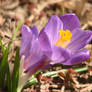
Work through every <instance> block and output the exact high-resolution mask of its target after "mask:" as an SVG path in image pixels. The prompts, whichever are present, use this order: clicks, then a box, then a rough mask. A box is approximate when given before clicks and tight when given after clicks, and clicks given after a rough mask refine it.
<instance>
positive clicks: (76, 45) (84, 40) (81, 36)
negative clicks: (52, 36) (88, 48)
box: [67, 29, 92, 51]
mask: <svg viewBox="0 0 92 92" xmlns="http://www.w3.org/2000/svg"><path fill="white" fill-rule="evenodd" d="M77 31H78V32H77ZM73 32H74V33H73V34H72V38H71V43H70V44H69V45H68V46H67V48H68V49H70V50H72V51H76V50H79V49H81V48H83V47H84V46H85V45H87V44H88V43H89V42H90V41H91V40H92V32H91V31H83V30H81V29H75V30H74V31H73Z"/></svg>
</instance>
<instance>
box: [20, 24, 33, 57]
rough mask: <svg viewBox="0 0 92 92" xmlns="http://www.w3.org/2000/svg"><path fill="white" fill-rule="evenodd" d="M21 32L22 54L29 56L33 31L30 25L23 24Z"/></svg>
mask: <svg viewBox="0 0 92 92" xmlns="http://www.w3.org/2000/svg"><path fill="white" fill-rule="evenodd" d="M21 33H22V42H21V47H20V56H22V55H25V56H27V55H28V53H29V49H30V47H31V46H30V45H31V42H32V39H33V35H32V31H31V29H30V28H29V27H27V26H26V25H23V26H22V29H21Z"/></svg>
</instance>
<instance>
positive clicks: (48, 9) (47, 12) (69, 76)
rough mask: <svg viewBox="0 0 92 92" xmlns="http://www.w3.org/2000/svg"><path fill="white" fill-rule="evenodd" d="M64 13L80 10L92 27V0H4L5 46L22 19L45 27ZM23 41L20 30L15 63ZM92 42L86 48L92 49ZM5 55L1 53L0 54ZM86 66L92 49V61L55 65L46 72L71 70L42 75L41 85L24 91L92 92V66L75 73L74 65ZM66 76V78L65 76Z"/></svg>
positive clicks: (1, 27)
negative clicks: (50, 20)
mask: <svg viewBox="0 0 92 92" xmlns="http://www.w3.org/2000/svg"><path fill="white" fill-rule="evenodd" d="M63 9H64V13H76V15H77V16H78V18H79V20H80V23H81V28H82V29H84V30H92V0H0V38H1V39H2V41H3V43H4V45H5V46H7V44H8V43H9V41H10V40H11V36H12V34H13V32H14V31H15V29H16V26H17V23H18V21H19V20H20V21H21V23H22V24H26V25H28V26H29V27H32V26H33V25H36V26H37V27H38V29H39V30H41V29H42V28H43V27H44V26H45V24H46V23H47V21H48V19H49V18H50V16H52V15H57V16H61V15H62V11H63ZM20 43H21V31H20V30H19V31H18V32H17V37H16V38H15V40H14V42H13V44H12V49H11V53H10V55H9V61H10V62H12V63H13V60H14V55H15V51H16V47H17V46H20ZM91 44H92V42H90V44H88V45H87V46H86V47H85V48H88V49H89V50H90V52H92V45H91ZM0 56H1V54H0ZM84 66H90V67H92V53H91V57H90V59H89V60H88V61H85V62H84V63H82V64H79V65H74V66H64V65H54V66H52V67H50V68H49V69H47V70H44V72H48V71H52V70H53V71H54V70H60V69H69V71H68V72H67V73H65V74H64V73H61V74H58V77H57V78H51V77H46V76H44V77H41V78H40V79H39V78H38V79H39V82H38V83H37V86H34V85H30V86H29V87H28V88H26V89H24V90H23V92H91V91H92V69H90V70H88V71H85V72H82V73H74V72H72V70H70V68H72V67H73V68H79V67H84ZM62 76H63V78H62Z"/></svg>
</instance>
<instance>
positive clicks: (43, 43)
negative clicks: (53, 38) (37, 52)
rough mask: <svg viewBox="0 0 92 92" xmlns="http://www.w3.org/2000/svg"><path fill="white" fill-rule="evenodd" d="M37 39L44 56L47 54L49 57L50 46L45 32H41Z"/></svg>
mask: <svg viewBox="0 0 92 92" xmlns="http://www.w3.org/2000/svg"><path fill="white" fill-rule="evenodd" d="M38 39H39V42H40V46H41V48H42V50H43V52H44V53H45V54H48V55H49V56H51V53H52V51H51V44H50V41H49V39H48V36H47V34H46V32H44V31H43V30H42V31H41V32H40V35H39V37H38Z"/></svg>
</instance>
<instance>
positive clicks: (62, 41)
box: [55, 30, 72, 47]
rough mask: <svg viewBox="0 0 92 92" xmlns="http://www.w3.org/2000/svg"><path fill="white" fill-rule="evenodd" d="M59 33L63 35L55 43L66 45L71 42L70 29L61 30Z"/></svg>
mask: <svg viewBox="0 0 92 92" xmlns="http://www.w3.org/2000/svg"><path fill="white" fill-rule="evenodd" d="M59 33H60V36H61V37H60V38H59V40H58V41H57V42H56V44H55V45H57V46H61V47H66V46H67V45H68V44H69V43H70V40H71V37H72V33H71V32H70V31H69V30H65V31H64V30H60V31H59Z"/></svg>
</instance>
